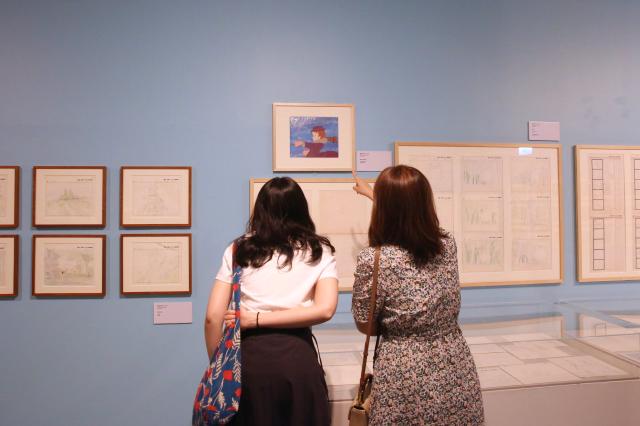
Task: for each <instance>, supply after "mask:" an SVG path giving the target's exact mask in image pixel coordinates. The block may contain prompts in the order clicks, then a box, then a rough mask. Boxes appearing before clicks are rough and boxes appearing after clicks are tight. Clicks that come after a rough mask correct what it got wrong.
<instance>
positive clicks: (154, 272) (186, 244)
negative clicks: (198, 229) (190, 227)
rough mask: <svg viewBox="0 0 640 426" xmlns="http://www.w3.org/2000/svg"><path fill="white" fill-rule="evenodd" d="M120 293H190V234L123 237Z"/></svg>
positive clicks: (121, 240) (130, 235) (121, 241)
mask: <svg viewBox="0 0 640 426" xmlns="http://www.w3.org/2000/svg"><path fill="white" fill-rule="evenodd" d="M120 268H121V269H120V292H121V293H122V294H124V295H135V294H148V295H151V294H153V295H163V294H167V295H169V294H184V295H188V294H191V234H123V235H121V236H120Z"/></svg>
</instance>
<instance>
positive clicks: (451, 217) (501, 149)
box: [395, 142, 563, 287]
mask: <svg viewBox="0 0 640 426" xmlns="http://www.w3.org/2000/svg"><path fill="white" fill-rule="evenodd" d="M560 149H561V148H560V146H559V145H557V144H502V143H455V142H453V143H449V142H443V143H441V142H396V144H395V164H406V165H409V166H413V167H415V168H417V169H418V170H420V171H421V172H422V173H424V175H425V176H426V177H427V179H428V180H429V182H430V184H431V187H432V190H433V195H434V199H435V204H436V210H437V214H438V219H439V220H440V225H441V226H442V227H443V228H444V229H445V230H447V231H449V232H450V233H451V234H452V235H453V236H454V238H455V240H456V243H457V247H458V262H459V265H460V282H461V284H462V286H463V287H478V286H500V285H529V284H558V283H561V282H562V277H563V265H562V263H563V262H562V260H563V238H562V236H563V232H562V198H561V194H562V168H561V155H560Z"/></svg>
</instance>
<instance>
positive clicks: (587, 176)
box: [575, 145, 640, 282]
mask: <svg viewBox="0 0 640 426" xmlns="http://www.w3.org/2000/svg"><path fill="white" fill-rule="evenodd" d="M575 163H576V170H575V172H576V227H577V244H578V266H577V268H578V271H577V272H578V281H581V282H592V281H621V280H639V279H640V147H638V146H599V145H578V146H576V147H575Z"/></svg>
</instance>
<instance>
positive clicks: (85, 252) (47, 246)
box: [32, 234, 107, 297]
mask: <svg viewBox="0 0 640 426" xmlns="http://www.w3.org/2000/svg"><path fill="white" fill-rule="evenodd" d="M106 244H107V237H106V236H105V235H51V234H47V235H34V236H33V250H32V256H33V257H32V294H33V295H34V296H99V297H103V296H104V295H105V277H106V259H105V257H106Z"/></svg>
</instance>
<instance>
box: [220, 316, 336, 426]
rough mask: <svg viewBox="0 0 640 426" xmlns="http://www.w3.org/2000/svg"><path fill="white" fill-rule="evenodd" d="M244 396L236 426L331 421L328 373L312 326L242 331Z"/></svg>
mask: <svg viewBox="0 0 640 426" xmlns="http://www.w3.org/2000/svg"><path fill="white" fill-rule="evenodd" d="M241 351H242V355H241V356H242V396H241V398H240V410H239V412H238V414H236V416H235V417H234V419H233V422H232V424H233V425H251V426H262V425H264V426H267V425H269V426H283V425H296V426H298V425H318V426H325V425H329V424H330V423H331V414H330V410H329V399H328V395H327V385H326V382H325V378H324V372H323V370H322V368H321V367H320V364H319V363H318V355H317V353H316V350H315V347H314V346H313V340H312V335H311V330H310V329H309V328H300V329H257V330H256V329H252V330H246V331H243V332H242V343H241Z"/></svg>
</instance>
